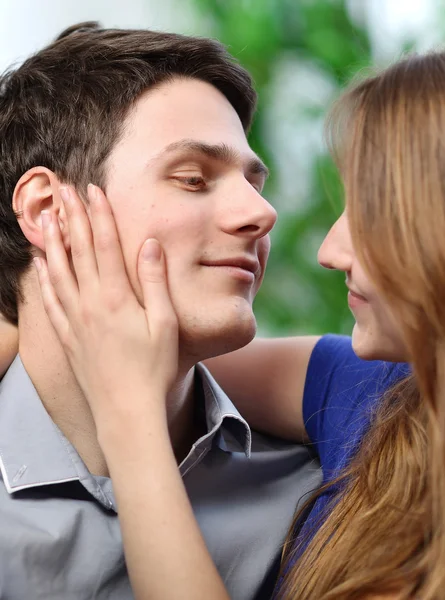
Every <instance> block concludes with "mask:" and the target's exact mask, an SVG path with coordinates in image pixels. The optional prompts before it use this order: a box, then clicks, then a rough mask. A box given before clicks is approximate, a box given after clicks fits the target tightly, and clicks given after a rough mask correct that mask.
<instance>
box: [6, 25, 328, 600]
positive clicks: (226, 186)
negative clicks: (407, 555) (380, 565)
mask: <svg viewBox="0 0 445 600" xmlns="http://www.w3.org/2000/svg"><path fill="white" fill-rule="evenodd" d="M254 108H255V92H254V90H253V88H252V84H251V80H250V77H249V75H248V74H247V73H246V72H245V71H244V70H243V69H242V68H241V67H239V66H238V65H237V64H236V63H234V62H233V60H232V59H231V57H230V56H229V55H228V54H227V53H226V52H225V50H224V49H223V47H222V46H221V45H220V44H218V43H217V42H214V41H211V40H206V39H196V38H189V37H183V36H178V35H173V34H163V33H154V32H149V31H114V30H108V31H107V30H100V29H98V27H97V25H95V24H88V23H87V24H82V25H81V26H78V27H73V28H71V29H70V30H68V31H67V32H64V34H62V35H61V36H60V38H59V40H58V41H56V42H55V43H54V44H52V45H50V46H49V47H48V48H45V49H43V50H42V51H41V52H39V53H37V54H36V55H35V56H34V57H32V58H30V59H29V60H28V61H26V62H25V63H24V64H23V65H22V66H21V67H20V68H19V69H17V70H16V71H14V72H11V73H10V74H8V75H6V76H5V77H4V78H3V80H2V82H1V94H0V144H1V153H0V199H1V200H0V202H1V204H0V263H1V265H2V269H1V273H0V312H1V313H3V314H4V315H5V316H6V317H7V318H8V320H9V321H11V322H12V323H14V322H17V321H18V324H19V340H20V341H19V356H20V358H17V359H16V360H15V361H14V363H13V365H12V366H11V368H10V369H9V371H8V372H7V374H6V375H5V377H4V379H3V381H2V383H1V387H0V440H1V446H0V467H1V474H2V480H3V481H2V482H1V486H0V531H1V534H0V589H1V593H0V595H1V597H2V598H3V597H4V598H8V599H11V600H12V599H17V600H19V599H20V600H22V599H23V598H63V599H69V598H73V599H74V598H75V599H76V600H78V599H82V598H85V599H86V598H98V599H100V598H107V599H113V598H115V599H119V600H125V599H126V598H131V597H132V594H131V590H130V585H129V581H128V576H127V573H126V569H125V562H124V556H123V550H122V543H121V537H120V531H119V524H118V519H117V515H116V504H115V500H114V495H113V490H112V486H111V481H110V479H109V478H108V471H107V465H106V463H105V460H104V457H103V455H102V452H101V450H100V447H99V445H98V442H97V438H96V431H95V427H94V422H93V419H92V416H91V413H90V410H89V408H88V405H87V403H86V400H85V398H84V397H83V395H82V393H81V391H80V388H79V386H78V384H77V382H76V380H75V378H74V375H73V373H72V371H71V370H70V368H69V365H68V362H67V360H66V357H65V355H64V353H63V350H62V348H61V346H60V344H59V343H58V341H57V338H56V336H55V334H54V332H53V330H52V328H51V326H50V323H49V321H48V319H47V317H46V314H45V311H44V308H43V306H42V304H41V299H40V291H39V288H38V283H37V280H36V277H35V274H34V273H33V272H32V271H31V270H29V269H28V266H29V264H30V260H31V257H32V255H33V254H39V253H44V252H45V245H44V239H43V233H42V222H41V214H42V211H43V210H49V211H50V212H51V213H52V215H53V216H54V218H57V219H58V221H59V224H60V227H61V229H62V232H63V235H64V243H65V245H66V247H67V249H68V250H69V248H70V239H69V230H68V228H67V223H66V215H65V213H64V209H63V206H62V203H61V201H60V195H59V189H60V185H61V184H63V183H70V184H72V185H74V186H75V187H76V188H77V189H78V190H79V191H80V192H83V193H85V189H86V186H87V184H88V183H89V182H93V183H95V184H97V185H99V186H101V187H102V188H103V189H104V190H105V191H106V194H107V197H108V200H109V202H110V204H111V206H112V209H113V212H114V216H115V219H116V223H117V227H118V231H119V237H120V241H121V245H122V250H123V255H124V258H125V263H126V268H127V271H128V276H129V279H130V281H131V283H132V285H133V287H134V289H135V292H136V294H137V295H138V297H139V299H140V300H142V297H141V290H140V289H139V286H138V282H137V274H136V257H137V255H138V252H139V249H140V247H141V245H142V243H143V242H144V241H145V240H146V239H147V238H148V237H156V238H157V239H158V240H159V242H160V243H161V244H162V247H163V249H164V251H165V255H166V261H167V268H168V279H169V288H170V292H171V296H172V300H173V304H174V307H175V310H176V312H177V315H178V319H179V328H180V345H179V372H180V373H181V374H182V377H181V378H180V379H179V380H178V382H177V385H176V386H175V392H174V393H173V394H172V395H171V397H170V398H169V402H168V406H167V412H168V420H169V430H170V436H171V440H172V444H173V447H174V450H175V454H176V456H177V460H178V464H179V468H180V470H181V473H182V475H183V477H184V482H185V485H186V487H187V491H188V493H189V496H190V499H191V502H192V505H193V508H194V511H195V514H196V517H197V519H198V521H199V524H200V527H201V529H202V532H203V535H204V537H205V540H206V543H207V545H208V548H209V550H210V552H211V554H212V557H213V559H214V561H215V563H216V565H217V568H218V569H219V571H220V573H221V575H222V577H223V580H224V582H225V584H226V586H227V589H228V591H229V594H230V595H231V597H232V598H234V599H248V598H249V599H250V598H252V599H253V598H267V597H269V596H270V593H271V590H272V587H273V584H274V579H275V577H276V568H277V565H278V564H279V559H280V554H281V546H282V543H283V541H284V538H285V535H286V532H287V530H288V527H289V525H290V524H291V521H292V517H293V514H294V512H295V509H296V506H297V504H298V502H299V500H300V499H302V498H303V496H305V495H306V494H307V493H308V492H309V491H311V490H313V489H314V488H315V487H316V486H317V485H318V483H319V480H320V474H319V471H318V469H317V468H316V466H315V465H314V463H313V461H312V457H311V456H310V454H309V452H308V450H307V449H306V448H304V447H302V446H295V445H290V444H287V443H285V442H281V441H278V440H276V439H274V438H267V437H265V436H262V435H260V434H258V433H256V432H253V431H251V430H250V428H249V426H248V424H247V423H246V421H245V420H244V419H243V418H242V417H241V415H240V414H239V413H238V412H237V410H236V409H235V408H234V406H233V405H232V404H231V402H230V401H229V399H228V398H227V396H225V394H224V393H223V392H222V390H221V389H220V388H219V387H218V386H217V384H216V383H215V382H214V380H213V379H212V378H211V376H210V375H209V374H208V372H207V371H206V370H205V369H204V368H203V367H201V366H197V367H196V368H195V365H196V364H197V363H198V362H199V361H201V360H204V359H206V358H210V357H212V356H216V355H218V354H222V353H225V352H230V351H232V350H235V349H237V348H240V347H241V346H244V345H245V344H247V343H248V342H249V341H250V340H251V339H252V338H253V336H254V334H255V329H256V324H255V318H254V315H253V312H252V301H253V299H254V296H255V294H256V292H257V290H258V288H259V285H260V283H261V280H262V277H263V274H264V269H265V266H266V261H267V255H268V252H269V238H268V234H269V231H270V230H271V228H272V227H273V225H274V223H275V219H276V213H275V211H274V209H273V208H272V207H271V206H270V204H269V203H268V202H267V201H266V200H265V199H264V198H263V197H262V196H261V191H262V187H263V184H264V180H265V177H266V175H267V169H266V167H265V166H264V165H263V163H262V162H261V160H260V159H259V158H258V157H257V156H256V155H255V154H254V153H253V152H252V150H251V149H250V148H249V145H248V143H247V140H246V131H247V130H248V128H249V125H250V122H251V119H252V114H253V112H254ZM128 402H129V404H130V403H131V398H129V399H128Z"/></svg>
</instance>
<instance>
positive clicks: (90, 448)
mask: <svg viewBox="0 0 445 600" xmlns="http://www.w3.org/2000/svg"><path fill="white" fill-rule="evenodd" d="M42 310H43V309H42ZM27 312H28V311H26V310H24V311H23V313H22V314H21V315H20V320H19V322H20V325H19V353H20V357H21V359H22V362H23V365H24V367H25V369H26V371H27V373H28V375H29V376H30V378H31V381H32V382H33V384H34V386H35V388H36V390H37V393H38V394H39V397H40V399H41V401H42V403H43V405H44V406H45V408H46V410H47V411H48V414H49V415H50V417H51V418H52V420H53V421H54V423H55V424H56V425H57V426H58V427H59V429H60V430H61V431H62V433H63V434H64V435H65V436H66V437H67V438H68V440H69V441H70V442H71V444H72V445H73V446H74V447H75V448H76V450H77V452H78V453H79V455H80V457H81V458H82V460H83V461H84V463H85V464H86V466H87V468H88V469H89V471H90V472H91V473H93V474H95V475H105V476H107V475H108V468H107V465H106V461H105V458H104V456H103V453H102V451H101V449H100V447H99V444H98V441H97V434H96V427H95V424H94V420H93V417H92V414H91V410H90V408H89V405H88V402H87V401H86V399H85V396H84V395H83V393H82V391H81V389H80V387H79V385H78V383H77V380H76V378H75V377H74V374H73V372H72V370H71V368H70V365H69V363H68V360H67V357H66V355H65V353H64V351H63V349H62V347H61V345H60V343H59V341H58V339H57V337H56V334H55V333H54V331H53V330H52V328H51V326H50V324H49V322H48V320H47V317H46V315H45V314H40V315H37V316H36V315H35V312H34V314H33V315H32V317H33V318H30V317H29V314H26V313H27ZM166 401H167V418H168V425H169V432H170V438H171V442H172V446H173V448H174V451H175V455H176V457H177V460H178V462H181V460H182V459H183V458H185V456H186V454H187V453H188V450H189V448H190V445H191V444H192V443H193V441H194V439H196V436H197V435H198V432H197V431H196V428H195V425H196V421H195V418H194V414H195V411H194V368H191V369H189V370H188V371H186V372H185V374H183V375H182V376H180V377H178V380H177V382H176V385H175V386H174V388H173V389H172V391H171V393H170V394H169V396H168V398H167V399H166ZM193 438H194V439H193Z"/></svg>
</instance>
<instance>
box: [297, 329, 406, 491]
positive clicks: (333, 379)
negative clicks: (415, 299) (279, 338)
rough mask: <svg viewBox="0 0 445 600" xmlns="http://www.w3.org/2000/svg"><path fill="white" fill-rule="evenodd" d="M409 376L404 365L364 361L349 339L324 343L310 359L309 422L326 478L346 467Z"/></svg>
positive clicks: (306, 396) (305, 399)
mask: <svg viewBox="0 0 445 600" xmlns="http://www.w3.org/2000/svg"><path fill="white" fill-rule="evenodd" d="M408 374H409V367H408V366H407V365H406V364H403V363H389V362H383V361H365V360H361V359H360V358H358V357H357V356H356V355H355V353H354V351H353V350H352V345H351V338H349V337H347V336H339V335H326V336H324V337H322V338H321V339H320V340H319V342H318V343H317V344H316V346H315V348H314V350H313V352H312V355H311V358H310V360H309V365H308V371H307V375H306V383H305V389H304V396H303V418H304V422H305V426H306V431H307V433H308V436H309V438H310V440H311V443H312V444H313V445H314V447H315V450H316V452H317V454H318V456H319V457H320V462H321V465H322V468H323V472H324V475H325V479H326V478H330V477H334V476H336V474H337V473H338V472H339V471H340V470H341V469H343V468H344V467H345V466H346V464H347V462H348V460H349V459H350V457H351V455H352V454H353V453H354V451H355V449H356V448H357V444H358V443H359V441H360V439H361V438H362V436H363V434H364V432H365V431H366V429H367V427H368V425H369V421H370V417H371V412H372V410H373V409H374V408H375V406H376V403H377V402H378V400H379V398H381V396H382V394H383V393H384V392H385V391H386V390H387V389H388V388H389V387H391V386H392V385H393V384H394V383H396V382H397V381H398V380H400V379H402V378H403V377H406V375H408Z"/></svg>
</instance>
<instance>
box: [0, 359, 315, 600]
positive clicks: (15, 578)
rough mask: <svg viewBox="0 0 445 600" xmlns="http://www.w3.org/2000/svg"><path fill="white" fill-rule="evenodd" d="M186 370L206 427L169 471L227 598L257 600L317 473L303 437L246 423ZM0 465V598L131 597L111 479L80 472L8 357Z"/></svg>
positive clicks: (203, 374) (203, 373) (206, 381)
mask: <svg viewBox="0 0 445 600" xmlns="http://www.w3.org/2000/svg"><path fill="white" fill-rule="evenodd" d="M197 373H198V378H199V379H200V381H201V383H202V385H200V386H198V387H199V388H200V390H201V393H198V394H197V398H198V402H199V406H198V408H200V410H201V413H202V415H203V418H204V419H205V423H206V424H207V433H206V434H205V435H204V436H202V437H201V438H199V439H198V440H196V442H195V443H194V444H193V446H192V448H191V449H190V452H189V454H188V456H187V457H186V458H185V459H184V460H183V462H182V463H181V465H180V471H181V474H182V476H183V479H184V483H185V486H186V488H187V491H188V494H189V497H190V500H191V502H192V506H193V509H194V512H195V515H196V518H197V520H198V523H199V525H200V527H201V530H202V532H203V535H204V538H205V540H206V543H207V546H208V548H209V551H210V553H211V555H212V557H213V560H214V561H215V563H216V565H217V568H218V570H219V572H220V573H221V576H222V577H223V580H224V582H225V584H226V586H227V589H228V592H229V594H230V597H231V598H232V599H233V600H260V599H263V598H264V599H265V598H268V597H269V595H270V592H271V584H272V585H273V579H274V575H275V574H276V565H277V563H278V561H279V557H280V553H281V547H282V543H283V540H284V539H285V536H286V533H287V530H288V528H289V525H290V523H291V521H292V517H293V515H294V512H295V509H296V506H297V504H298V503H299V502H300V501H301V500H302V499H305V498H303V497H304V496H305V495H306V494H307V493H308V492H309V491H311V490H313V489H315V488H316V487H317V486H318V485H319V483H320V480H321V474H320V471H319V468H318V465H317V464H316V463H315V461H314V459H313V458H312V456H311V455H310V454H309V451H308V450H307V449H306V448H305V447H303V446H298V445H294V444H289V443H286V442H282V441H280V440H277V439H275V438H269V437H267V436H264V435H260V434H258V433H256V432H254V431H251V429H250V428H249V426H248V424H247V423H246V421H245V420H244V419H243V418H242V417H241V415H240V414H239V412H238V411H237V410H236V408H235V407H234V406H233V404H232V403H231V402H230V400H229V399H228V397H227V396H226V395H225V394H224V393H223V391H222V390H221V388H220V387H219V386H218V385H217V384H216V382H215V381H214V380H213V378H212V377H211V375H210V374H209V373H208V371H207V370H206V369H205V368H204V367H202V366H201V365H198V367H197ZM0 469H1V480H0V598H1V599H2V600H25V599H26V600H40V599H41V600H50V599H60V600H90V599H91V600H92V599H95V600H96V599H97V600H131V599H132V598H133V595H132V592H131V588H130V583H129V579H128V575H127V571H126V567H125V559H124V553H123V547H122V539H121V533H120V529H119V521H118V517H117V513H116V504H115V499H114V495H113V489H112V485H111V480H110V479H108V478H107V477H98V476H94V475H92V474H91V473H90V472H89V471H88V469H87V468H86V466H85V464H84V463H83V461H82V460H81V458H80V457H79V455H78V453H77V452H76V450H75V448H74V447H73V446H72V445H71V444H70V442H69V441H68V440H67V439H66V437H65V436H64V435H63V434H62V432H61V431H60V430H59V428H58V427H57V426H56V425H55V424H54V422H53V421H52V420H51V418H50V416H49V415H48V413H47V412H46V410H45V408H44V406H43V404H42V402H41V401H40V398H39V396H38V394H37V392H36V390H35V388H34V386H33V384H32V382H31V380H30V378H29V377H28V375H27V373H26V371H25V369H24V367H23V364H22V362H21V360H20V358H19V357H17V358H16V360H15V361H14V363H13V364H12V366H11V367H10V369H9V371H8V372H7V374H6V375H5V377H4V379H3V380H2V381H1V382H0ZM196 568H197V569H199V565H197V567H196Z"/></svg>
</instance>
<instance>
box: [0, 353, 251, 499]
mask: <svg viewBox="0 0 445 600" xmlns="http://www.w3.org/2000/svg"><path fill="white" fill-rule="evenodd" d="M196 371H197V375H198V377H199V378H200V380H201V383H202V392H203V395H204V408H205V419H206V424H207V434H206V435H205V436H203V437H202V438H200V440H198V442H199V441H204V440H205V439H212V440H213V439H214V438H215V439H216V440H217V443H218V444H219V445H220V447H221V448H222V449H224V450H227V451H234V450H235V451H239V449H240V447H241V449H242V450H243V451H244V453H245V454H246V456H247V457H250V453H251V431H250V427H249V425H248V424H247V422H246V421H245V419H243V417H242V416H241V415H240V413H239V412H238V411H237V409H236V408H235V407H234V405H233V404H232V402H231V401H230V400H229V398H228V396H227V395H226V394H225V393H224V392H223V390H222V389H221V388H220V387H219V385H218V384H217V383H216V381H215V380H214V378H213V377H212V376H211V375H210V372H209V371H208V370H207V369H206V367H204V366H203V365H201V364H199V365H197V366H196ZM198 442H196V443H198ZM0 471H1V474H2V477H3V481H4V484H5V487H6V490H7V491H8V493H10V494H12V493H14V492H19V491H21V490H25V489H28V488H32V487H37V486H45V485H53V484H58V483H66V482H69V481H81V483H82V484H83V485H85V487H87V489H89V488H90V487H91V485H92V486H93V487H94V488H97V487H98V486H97V484H95V483H94V482H93V483H92V482H91V481H89V480H90V479H91V478H92V476H91V474H90V473H89V471H88V470H87V468H86V466H85V465H84V463H83V461H82V460H81V458H80V457H79V455H78V453H77V451H76V450H75V448H74V447H73V446H72V444H71V443H70V442H69V440H68V439H67V438H66V437H65V436H64V435H63V433H62V432H61V431H60V429H59V428H58V427H57V425H56V424H55V423H54V422H53V420H52V419H51V417H50V416H49V414H48V413H47V411H46V409H45V407H44V406H43V404H42V401H41V400H40V398H39V395H38V393H37V390H36V389H35V387H34V385H33V383H32V381H31V379H30V377H29V375H28V373H27V372H26V370H25V367H24V365H23V363H22V361H21V359H20V356H17V357H16V358H15V360H14V362H13V363H12V365H11V366H10V368H9V370H8V371H7V373H6V374H5V376H4V377H3V379H2V380H1V381H0ZM90 491H91V492H92V493H93V494H94V495H96V494H95V491H96V492H97V493H99V492H98V491H97V490H95V489H94V490H93V489H91V490H90ZM99 491H100V490H99ZM101 495H102V494H101ZM108 504H109V503H107V506H108Z"/></svg>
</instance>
